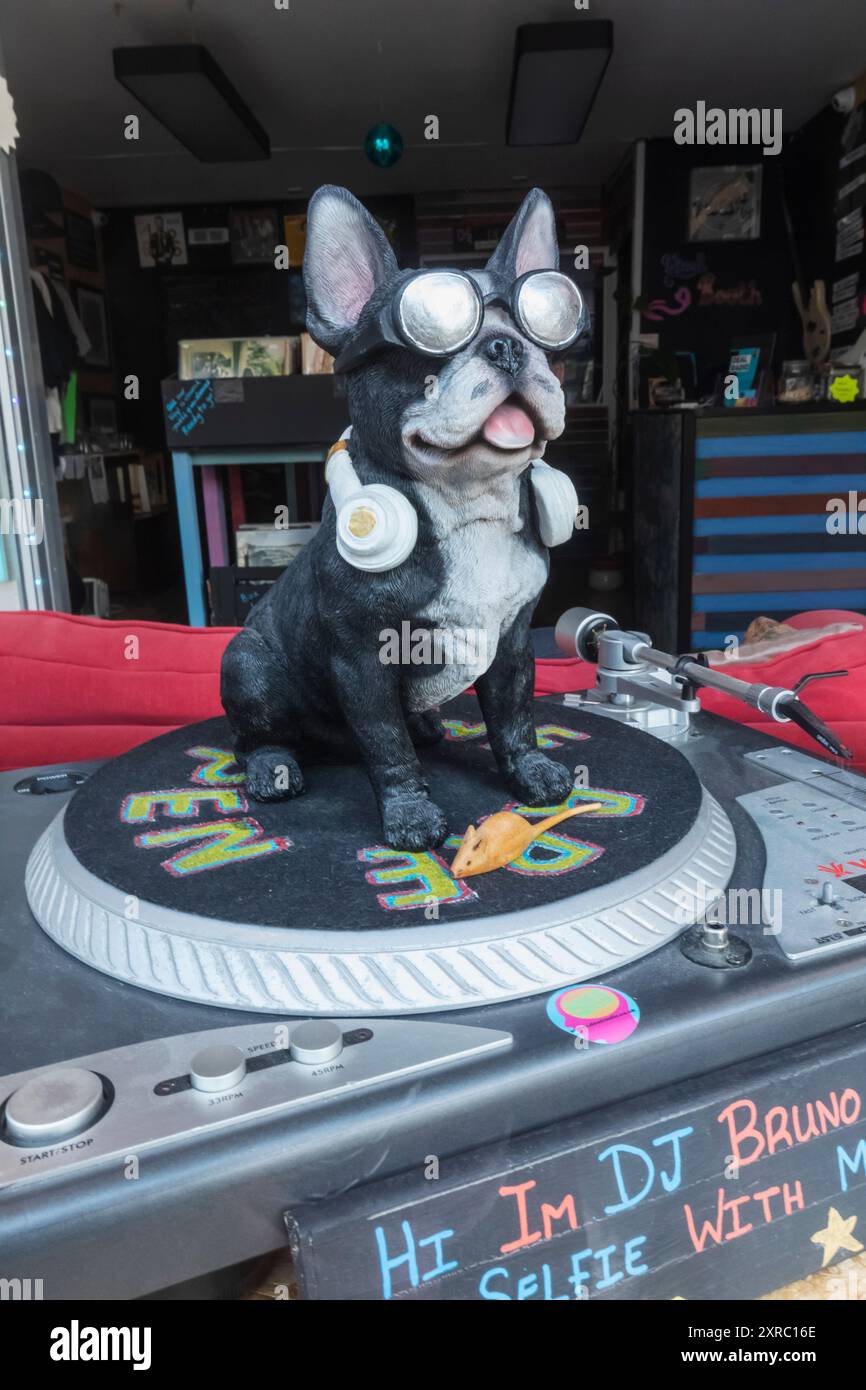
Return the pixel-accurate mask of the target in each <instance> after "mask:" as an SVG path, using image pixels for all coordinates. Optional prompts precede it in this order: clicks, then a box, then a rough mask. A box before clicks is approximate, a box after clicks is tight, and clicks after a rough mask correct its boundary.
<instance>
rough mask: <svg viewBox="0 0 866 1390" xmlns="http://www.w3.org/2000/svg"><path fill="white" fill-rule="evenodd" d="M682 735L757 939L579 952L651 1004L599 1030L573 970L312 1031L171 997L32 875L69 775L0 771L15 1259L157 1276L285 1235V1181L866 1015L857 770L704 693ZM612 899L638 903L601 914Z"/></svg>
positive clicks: (116, 1276) (6, 1175) (514, 1119)
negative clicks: (574, 1004)
mask: <svg viewBox="0 0 866 1390" xmlns="http://www.w3.org/2000/svg"><path fill="white" fill-rule="evenodd" d="M680 747H681V751H682V753H683V756H685V757H686V758H688V760H689V761H690V762H691V764H692V766H693V767H694V768H695V769H696V771H697V772H698V775H699V777H700V779H701V782H702V785H703V787H704V789H705V793H706V797H707V805H708V806H711V807H717V808H718V816H719V817H720V819H719V821H718V823H719V824H720V825H721V826H722V827H723V829H724V827H730V846H731V853H730V860H729V861H728V862H725V864H724V868H723V871H721V873H722V879H723V883H722V886H723V885H724V883H726V884H727V890H728V891H727V892H726V893H725V895H724V896H723V897H722V898H721V899H720V901H721V902H722V903H725V904H728V905H730V904H731V903H736V904H737V905H738V906H737V912H738V913H745V917H746V920H742V917H741V916H738V918H737V920H736V921H735V922H733V923H731V930H732V931H733V932H735V933H736V935H737V936H738V937H740V938H744V939H746V940H747V942H748V945H749V947H750V948H751V959H750V961H749V963H748V965H746V966H744V967H743V968H740V969H730V970H726V969H707V968H702V967H701V966H700V965H696V964H695V963H694V962H693V961H692V960H689V959H687V958H686V956H684V954H683V953H682V951H681V949H680V942H679V940H678V936H679V933H680V930H681V927H682V924H679V926H677V925H676V924H675V925H674V926H672V927H671V929H669V930H667V931H666V932H665V934H664V937H663V940H662V944H660V945H659V947H658V949H655V950H652V949H650V948H649V947H648V948H647V950H646V951H641V952H639V953H638V955H637V956H636V957H635V958H634V959H632V960H630V961H628V962H627V963H624V964H619V965H615V964H613V963H610V962H604V963H602V964H601V965H600V967H599V970H598V971H597V972H589V975H590V976H591V977H595V975H596V974H600V975H601V976H602V977H603V979H604V982H605V983H607V984H610V985H613V986H615V987H616V988H617V989H619V990H621V991H623V992H624V993H626V994H627V995H629V996H630V997H631V998H633V999H634V1000H636V1001H637V1002H638V1004H639V1007H640V1015H641V1019H640V1026H639V1027H638V1028H637V1030H636V1032H635V1033H634V1034H633V1036H632V1037H630V1038H629V1039H628V1041H627V1043H625V1044H623V1045H621V1046H615V1047H610V1048H604V1047H590V1048H588V1049H579V1048H576V1047H575V1046H574V1045H573V1040H572V1039H571V1038H569V1037H568V1036H567V1035H566V1034H565V1033H563V1032H562V1031H561V1030H559V1029H557V1028H556V1027H554V1026H553V1024H552V1023H551V1022H550V1020H549V1018H548V1017H547V1013H546V1008H545V1002H546V999H545V996H546V992H549V990H550V989H553V988H555V987H556V984H557V983H558V982H559V981H558V980H552V981H551V982H550V983H549V984H548V982H546V981H544V982H542V985H541V988H540V990H536V992H534V993H532V994H529V993H526V991H524V993H525V997H522V998H517V997H513V998H507V997H502V998H499V999H498V1000H496V1001H492V1002H488V1003H484V1004H482V1005H481V1006H480V1007H479V1006H476V1007H467V1006H466V1005H465V1003H462V1002H459V1001H458V1007H456V1008H450V1009H449V1010H448V1011H447V1012H441V1011H437V1012H431V1011H427V1012H422V1013H413V1014H411V1015H409V1016H402V1017H400V1016H397V1013H396V1011H395V1012H394V1013H393V1014H391V1015H389V1016H386V1017H382V1016H378V1015H370V1014H365V1013H364V1012H363V1011H361V1010H359V1011H358V1012H357V1014H355V1015H353V1016H351V1017H340V1016H337V1015H336V1014H334V1015H330V1016H329V1015H327V1013H326V1011H325V1009H324V1008H322V1009H319V1008H317V1009H314V1010H310V1011H308V1017H310V1018H313V1017H315V1018H316V1019H317V1020H318V1024H319V1026H320V1031H319V1032H313V1033H307V1034H304V1033H303V1032H302V1033H298V1034H297V1036H295V1030H297V1029H298V1028H299V1027H301V1028H305V1027H307V1026H308V1025H307V1024H303V1023H302V1022H301V1020H300V1019H299V1018H298V1017H297V1016H296V1014H290V1013H289V1012H288V1011H285V1010H275V1011H274V1012H273V1013H272V1014H270V1015H268V1014H267V1013H264V1012H258V1013H256V1014H254V1015H253V1014H250V1013H242V1012H238V1011H237V1010H236V1009H228V1008H225V1007H220V1006H214V1005H212V1004H211V1005H204V1004H202V1003H200V1002H198V1001H197V1000H195V999H190V998H186V999H178V998H173V997H170V996H169V995H167V994H161V993H157V992H152V991H149V990H145V989H141V988H137V987H135V986H133V985H131V984H129V983H128V982H127V981H126V980H124V979H123V978H122V975H121V972H119V971H113V972H111V973H106V972H104V971H103V970H97V969H94V968H92V966H91V965H85V964H83V963H82V962H81V961H80V960H78V959H75V958H74V956H73V955H71V954H69V953H68V952H67V951H66V950H64V949H62V948H61V946H59V945H58V944H57V941H56V940H53V939H52V936H55V935H57V933H56V932H52V933H51V935H49V934H47V933H46V932H43V931H41V930H40V929H39V927H38V926H37V924H36V922H35V920H34V918H33V915H32V914H31V912H30V909H29V907H28V904H27V899H26V896H25V892H24V872H25V865H26V862H27V860H28V858H29V857H30V855H31V853H32V851H33V849H34V846H36V844H37V842H39V841H40V838H41V837H44V836H45V835H46V832H47V831H48V828H49V826H50V824H51V822H52V821H53V820H54V819H55V817H56V815H57V811H58V803H60V802H62V801H63V800H64V799H65V797H64V796H63V795H62V794H61V795H44V796H37V795H29V794H26V793H21V792H16V791H15V786H16V785H18V784H20V783H21V782H22V781H23V780H26V774H25V773H15V774H4V775H3V776H2V777H0V805H2V807H3V810H4V823H5V827H6V833H5V852H4V857H3V866H2V893H3V903H4V910H3V929H2V937H0V960H2V970H3V985H4V998H5V1004H6V1007H5V1008H4V1011H3V1015H2V1022H0V1070H2V1072H3V1073H4V1075H3V1076H2V1077H0V1105H2V1106H3V1129H2V1139H0V1277H14V1278H19V1279H24V1278H28V1277H29V1278H40V1279H42V1280H43V1282H44V1287H45V1297H63V1296H67V1295H75V1296H80V1297H92V1298H128V1297H136V1296H140V1295H144V1294H147V1293H151V1292H153V1291H154V1290H157V1289H160V1288H161V1287H163V1286H164V1285H165V1284H167V1283H168V1282H175V1283H178V1282H180V1281H182V1280H184V1279H192V1278H194V1277H196V1276H199V1275H201V1274H203V1273H206V1272H207V1271H209V1270H214V1269H218V1268H220V1267H222V1266H226V1265H230V1264H233V1263H235V1262H237V1261H241V1260H244V1259H248V1258H251V1257H253V1256H256V1255H259V1254H262V1253H264V1252H266V1251H270V1250H274V1249H276V1248H278V1247H279V1246H280V1245H281V1244H282V1242H283V1240H284V1224H283V1214H284V1212H285V1210H286V1208H287V1207H289V1206H291V1205H293V1204H294V1203H298V1202H309V1201H314V1200H322V1199H327V1198H328V1197H329V1196H331V1195H335V1194H338V1193H341V1192H345V1191H346V1190H348V1189H349V1188H351V1187H353V1186H355V1185H357V1184H359V1183H363V1182H365V1181H371V1180H373V1179H374V1178H376V1179H378V1178H381V1177H385V1176H387V1175H389V1174H396V1173H400V1172H403V1171H406V1170H409V1169H412V1168H413V1167H415V1166H416V1165H418V1164H419V1163H422V1162H423V1161H424V1158H425V1156H426V1155H428V1154H429V1153H430V1152H435V1153H436V1154H438V1155H440V1156H443V1157H444V1156H446V1155H449V1154H458V1153H463V1152H466V1151H467V1150H472V1149H474V1148H476V1147H478V1146H480V1145H483V1144H491V1143H496V1142H499V1141H505V1140H507V1139H509V1138H510V1137H511V1136H513V1135H516V1134H522V1133H527V1132H530V1131H534V1130H537V1129H540V1128H541V1127H543V1126H549V1125H555V1124H556V1123H557V1122H558V1121H561V1120H564V1119H567V1118H573V1117H575V1116H580V1115H582V1114H584V1113H586V1112H588V1111H591V1110H592V1111H600V1110H603V1109H604V1108H605V1107H608V1106H614V1105H616V1104H618V1103H619V1102H622V1101H625V1100H627V1099H628V1098H630V1097H637V1096H641V1097H644V1098H645V1100H647V1101H648V1103H649V1102H651V1100H652V1097H653V1096H654V1095H655V1094H656V1093H658V1094H661V1093H662V1091H663V1089H664V1088H666V1087H670V1086H672V1085H674V1084H680V1083H685V1082H689V1083H693V1084H694V1085H696V1086H698V1085H700V1084H701V1078H706V1077H708V1076H709V1075H710V1074H715V1073H717V1072H718V1071H719V1070H720V1069H722V1068H726V1067H730V1066H733V1065H735V1064H741V1063H743V1062H744V1061H746V1060H747V1059H749V1058H757V1057H759V1056H766V1055H767V1054H778V1055H779V1065H780V1067H783V1066H784V1051H783V1050H784V1049H785V1048H788V1047H792V1046H795V1045H797V1044H801V1043H803V1042H804V1041H806V1040H808V1039H815V1038H819V1037H821V1036H823V1035H825V1034H830V1033H832V1032H834V1031H836V1030H840V1029H845V1028H848V1027H850V1026H851V1025H854V1024H857V1023H860V1022H862V1021H863V1019H864V1018H866V954H864V950H863V946H864V942H866V891H864V888H866V870H864V871H863V873H862V874H861V873H858V872H857V870H856V867H855V868H854V869H852V868H851V867H850V866H851V865H852V864H853V865H855V866H856V862H857V860H858V859H863V860H864V863H866V781H864V779H862V778H859V777H857V776H856V775H855V774H851V773H845V772H842V771H841V770H840V769H839V768H838V767H837V766H835V765H834V764H832V763H829V762H825V761H823V760H822V759H819V758H813V757H811V756H809V755H806V754H801V753H798V752H795V751H793V750H791V749H787V748H785V747H784V746H783V745H781V744H779V743H776V742H774V741H772V740H769V739H767V738H766V737H761V736H759V735H757V734H755V733H753V732H752V731H750V730H748V729H747V728H744V727H741V726H737V725H731V724H728V723H727V722H726V721H723V720H720V719H717V718H713V717H712V716H707V715H699V716H698V717H697V718H696V719H695V720H694V721H693V723H692V727H691V731H690V733H689V735H688V736H687V737H685V738H683V740H682V742H681V745H680ZM84 770H85V771H86V770H87V769H86V768H85V769H84ZM33 771H34V772H38V771H39V770H38V769H34V770H33ZM834 866H839V868H838V870H837V869H835V868H834ZM648 887H649V885H648V884H646V883H645V884H643V885H635V889H636V893H637V895H638V896H640V893H641V892H643V893H646V891H647V889H648ZM761 889H764V890H765V894H764V898H763V899H762V898H761V893H760V890H761ZM774 893H776V894H780V895H781V896H780V897H776V898H774V897H773V894H774ZM735 895H738V896H735ZM750 895H751V896H750ZM717 898H718V893H715V894H714V893H713V892H711V893H710V897H709V900H708V901H709V904H710V905H711V903H712V902H713V901H715V900H716V899H717ZM756 905H757V909H756ZM613 907H615V909H616V910H627V909H628V903H627V902H624V901H623V900H620V901H619V902H618V903H617V904H611V903H608V904H606V905H603V906H600V907H599V909H598V911H599V914H600V915H603V913H604V912H605V911H610V910H612V908H613ZM726 910H728V911H730V910H731V909H730V906H728V907H727V909H726ZM755 910H757V917H755V916H754V911H755ZM581 911H582V912H583V913H584V914H587V915H588V916H589V917H590V918H591V916H592V908H591V905H590V906H589V908H587V905H586V904H585V903H584V904H583V905H582V908H581ZM750 912H751V913H752V914H753V915H752V917H751V918H750V917H749V913H750ZM215 1049H216V1050H215ZM88 1077H91V1078H93V1077H95V1078H97V1079H98V1083H99V1086H98V1087H97V1086H96V1083H94V1082H93V1081H88V1079H87V1078H88ZM596 1118H598V1117H596ZM169 1272H170V1278H169Z"/></svg>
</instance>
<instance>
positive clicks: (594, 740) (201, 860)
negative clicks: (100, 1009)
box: [27, 697, 735, 1015]
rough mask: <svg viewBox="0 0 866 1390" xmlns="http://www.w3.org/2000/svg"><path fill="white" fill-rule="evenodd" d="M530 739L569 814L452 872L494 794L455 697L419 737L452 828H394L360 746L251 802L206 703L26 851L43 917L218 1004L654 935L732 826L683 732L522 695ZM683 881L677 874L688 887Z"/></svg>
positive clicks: (184, 994) (386, 1005)
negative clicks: (475, 867)
mask: <svg viewBox="0 0 866 1390" xmlns="http://www.w3.org/2000/svg"><path fill="white" fill-rule="evenodd" d="M536 709H537V729H538V738H539V744H540V746H542V747H543V748H544V750H545V752H547V753H548V754H549V756H550V757H552V758H555V759H556V760H557V761H560V762H563V763H565V764H566V765H567V766H568V767H569V768H570V769H575V768H576V769H578V777H577V786H576V789H575V791H574V793H573V799H574V800H576V801H580V800H587V801H589V800H592V801H601V803H602V808H601V810H599V811H597V812H589V813H587V814H586V815H583V816H581V817H580V818H579V819H575V820H574V821H570V822H569V821H566V822H564V823H563V824H562V825H560V826H558V827H556V828H555V829H554V830H552V831H550V832H547V833H546V834H544V835H543V836H541V837H540V838H539V839H538V840H536V841H535V842H533V844H532V845H531V846H530V848H529V849H528V850H527V851H526V852H525V853H524V855H522V856H521V857H520V859H518V860H515V861H514V862H513V863H512V864H510V865H509V866H508V867H507V868H506V869H502V870H497V871H496V872H494V873H492V874H489V875H483V876H480V877H476V878H473V879H469V880H465V881H461V880H459V879H455V878H454V877H453V876H452V875H451V873H450V871H449V865H450V863H451V861H452V860H453V857H454V852H455V849H456V844H457V843H458V841H459V838H460V836H461V835H462V832H463V830H464V829H465V827H466V825H467V824H468V823H469V822H470V821H472V822H474V823H475V824H477V823H478V820H479V818H480V817H483V816H485V815H489V814H491V813H492V812H494V811H498V810H501V809H503V808H504V807H506V806H507V807H510V808H512V809H517V810H519V811H521V813H522V814H524V815H526V816H527V817H528V818H529V819H530V820H531V819H532V818H533V817H534V818H536V819H540V818H542V817H543V815H544V814H547V813H548V810H549V808H547V809H538V808H530V807H519V806H515V803H514V802H513V801H509V800H508V797H507V793H506V792H505V790H504V788H503V785H502V781H501V778H500V775H499V773H498V770H497V768H496V766H495V763H494V760H493V755H492V753H491V752H490V749H489V748H488V747H487V744H486V739H485V731H484V726H483V724H482V723H481V715H480V711H479V708H478V705H477V703H476V702H475V700H474V699H472V698H470V697H461V699H459V700H456V701H452V702H451V703H450V704H449V705H448V706H446V707H445V709H444V710H443V718H444V720H445V725H446V738H445V739H444V740H443V741H442V742H441V743H440V744H438V745H436V746H434V747H433V748H429V749H424V750H421V753H420V757H421V760H422V762H423V765H424V768H425V773H426V775H427V776H428V779H429V782H430V789H431V794H432V796H433V797H434V799H435V800H436V801H437V802H438V803H439V805H440V806H442V807H443V809H444V810H445V812H446V814H447V816H448V818H449V822H450V824H451V825H452V826H453V827H454V831H455V835H454V837H453V838H452V840H451V841H449V842H448V843H447V844H446V845H445V846H443V847H442V848H441V849H440V850H438V851H436V852H419V853H408V852H404V851H398V850H393V849H390V848H389V847H388V846H386V845H383V844H382V843H381V842H380V841H379V840H377V838H376V830H377V827H378V816H377V811H376V806H375V802H374V799H373V794H372V791H371V788H370V785H369V782H368V780H367V777H366V774H365V772H364V770H363V768H362V767H361V766H360V765H355V766H327V765H320V766H314V767H310V768H308V769H306V770H305V776H306V780H307V786H308V794H307V795H305V796H303V797H302V798H300V799H298V800H295V801H287V802H279V803H273V804H269V805H263V804H261V803H255V802H248V801H247V799H246V797H245V795H244V787H243V776H242V774H241V773H240V772H239V770H238V768H237V766H236V765H235V764H234V762H233V761H232V757H231V752H230V742H229V736H228V729H227V725H226V723H225V721H224V720H222V719H214V720H209V721H207V722H205V723H202V724H198V725H193V726H190V727H187V728H184V729H179V730H176V731H175V732H173V733H171V734H167V735H164V736H162V737H160V738H157V739H154V740H152V741H151V742H149V743H146V744H143V745H141V746H140V747H138V748H136V749H133V750H132V751H131V752H129V753H127V754H125V755H124V756H122V757H120V758H117V759H115V760H114V761H113V762H111V763H109V764H107V765H106V766H105V767H103V768H102V769H101V770H100V771H99V772H97V773H96V774H95V775H94V776H93V777H91V778H90V779H89V780H88V782H86V783H85V784H84V786H82V787H81V788H80V789H79V790H78V792H77V793H76V794H75V796H74V797H73V799H72V801H71V803H70V804H69V806H68V807H67V808H66V810H65V814H62V815H61V816H59V817H58V818H57V819H56V820H55V821H54V822H53V823H52V825H51V826H50V827H49V829H48V831H47V832H46V833H45V835H43V837H42V839H41V840H40V841H39V843H38V844H37V846H36V848H35V849H34V851H33V855H32V857H31V861H30V864H29V866H28V874H27V885H28V897H29V900H30V905H31V907H32V909H33V912H34V914H35V916H36V917H37V919H38V921H39V922H40V924H41V925H42V926H43V928H44V929H45V930H46V931H47V932H48V933H49V935H50V936H52V937H53V938H54V939H55V940H56V941H58V942H59V944H61V945H62V946H64V947H65V948H66V949H67V950H69V951H71V952H72V954H74V955H76V956H78V957H79V958H80V959H81V960H83V961H85V962H86V963H87V964H89V965H92V966H95V967H96V968H97V969H100V970H103V971H105V972H107V973H108V974H111V975H114V976H116V977H118V978H121V979H124V980H126V981H128V982H130V983H133V984H138V985H141V986H143V987H145V988H148V989H153V990H157V991H160V992H162V993H166V994H171V995H176V996H178V997H181V998H185V999H189V1000H195V1001H198V1002H202V1003H212V1004H215V1005H220V1006H223V1007H226V1006H228V1007H233V1008H241V1009H258V1010H267V1011H269V1012H273V1011H277V1010H282V1011H286V1012H297V1013H305V1014H310V1013H315V1012H322V1013H327V1014H328V1015H334V1014H357V1013H359V1012H364V1013H366V1014H370V1013H377V1012H382V1013H389V1014H394V1013H410V1012H420V1011H424V1012H428V1011H431V1010H436V1009H452V1008H459V1007H465V1006H466V1005H468V1004H481V1003H488V1002H494V1001H498V1000H503V999H508V998H513V997H517V996H521V995H527V994H533V993H538V992H542V991H546V990H550V989H553V988H555V987H556V986H557V985H560V984H565V983H571V982H578V981H580V980H583V979H588V978H592V977H593V976H595V975H597V974H599V973H601V972H603V971H607V970H610V969H612V968H615V967H617V966H620V965H623V964H626V963H628V962H629V961H631V960H634V959H636V958H638V957H639V956H641V955H644V954H646V953H647V952H648V951H651V950H653V949H655V948H656V947H657V946H660V945H662V944H664V942H665V941H667V940H669V939H670V938H671V937H672V936H674V935H676V934H677V933H679V932H680V931H681V930H682V929H683V927H685V926H687V925H689V924H690V922H691V921H692V920H694V917H693V915H692V916H690V915H689V914H688V909H687V907H684V902H687V901H688V899H689V895H692V896H694V897H696V898H699V899H700V901H701V903H702V905H704V906H705V905H707V904H708V903H710V902H712V901H713V900H714V898H715V897H716V896H718V894H719V893H720V892H721V891H722V890H723V888H724V887H725V885H726V884H727V881H728V878H729V876H730V872H731V869H732V867H733V861H734V856H735V842H734V835H733V832H732V830H731V827H730V825H729V823H728V821H727V818H726V817H725V815H724V813H723V812H722V811H721V809H720V808H719V806H718V804H717V803H716V802H715V801H714V800H713V798H712V797H711V796H709V794H708V793H707V792H706V791H705V790H704V789H703V788H702V786H701V783H700V781H699V779H698V777H697V776H696V774H695V772H694V770H693V769H692V767H691V766H690V765H689V763H688V762H687V761H686V760H685V758H684V757H683V756H682V754H681V753H679V752H678V751H677V749H676V748H675V747H673V746H670V745H668V744H665V743H663V742H661V741H660V740H658V739H655V738H653V737H651V736H650V735H648V734H645V733H643V732H641V731H640V730H638V729H634V728H628V727H624V726H622V725H620V724H618V723H615V722H613V721H611V720H610V719H606V718H603V717H601V716H598V715H593V714H591V713H588V712H585V711H583V710H581V711H577V710H574V709H569V708H566V707H564V706H562V705H560V704H558V703H554V702H547V701H541V700H539V701H537V702H536ZM684 895H685V896H684Z"/></svg>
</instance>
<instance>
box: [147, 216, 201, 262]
mask: <svg viewBox="0 0 866 1390" xmlns="http://www.w3.org/2000/svg"><path fill="white" fill-rule="evenodd" d="M135 239H136V242H137V243H138V264H139V265H140V266H141V267H142V269H143V270H148V269H149V268H150V267H151V266H163V267H166V266H172V265H188V264H189V257H188V256H187V251H186V236H185V235H184V230H183V214H182V213H180V212H147V213H140V214H139V216H138V217H136V219H135Z"/></svg>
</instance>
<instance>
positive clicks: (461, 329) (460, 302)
mask: <svg viewBox="0 0 866 1390" xmlns="http://www.w3.org/2000/svg"><path fill="white" fill-rule="evenodd" d="M483 314H484V306H483V304H482V302H481V296H480V294H479V292H478V290H477V289H476V287H475V286H474V285H473V283H472V281H471V280H470V279H469V278H468V277H467V276H465V275H455V274H454V273H453V272H451V271H447V270H434V271H429V272H428V273H427V274H425V275H418V276H416V278H415V279H414V280H410V281H409V283H408V284H407V285H406V286H405V288H404V290H403V292H402V294H401V295H400V300H399V304H398V306H397V317H398V320H399V324H400V331H401V333H402V334H403V336H404V337H405V339H406V341H407V343H409V344H410V345H411V346H412V347H415V348H417V349H418V350H419V351H421V352H426V353H429V354H430V355H431V356H434V357H446V356H448V355H449V354H450V353H452V352H459V351H460V349H461V348H462V347H465V346H466V344H467V343H470V342H471V341H472V339H473V338H474V337H475V334H476V333H477V332H478V330H479V328H480V327H481V319H482V317H483Z"/></svg>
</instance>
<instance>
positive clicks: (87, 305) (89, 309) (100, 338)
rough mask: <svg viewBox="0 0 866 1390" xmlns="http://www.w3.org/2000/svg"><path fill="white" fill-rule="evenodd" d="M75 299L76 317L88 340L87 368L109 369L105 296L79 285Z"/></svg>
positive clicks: (109, 352)
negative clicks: (76, 305) (79, 320)
mask: <svg viewBox="0 0 866 1390" xmlns="http://www.w3.org/2000/svg"><path fill="white" fill-rule="evenodd" d="M77 298H78V317H79V318H80V319H81V323H82V325H83V327H84V331H85V333H86V334H87V336H88V338H89V339H90V351H89V353H88V354H87V356H86V357H85V359H84V360H85V362H86V363H87V365H88V367H110V366H111V349H110V346H109V341H108V320H107V318H106V314H105V296H104V295H102V294H99V293H98V291H97V290H86V289H84V288H83V286H81V285H79V287H78V291H77Z"/></svg>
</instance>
